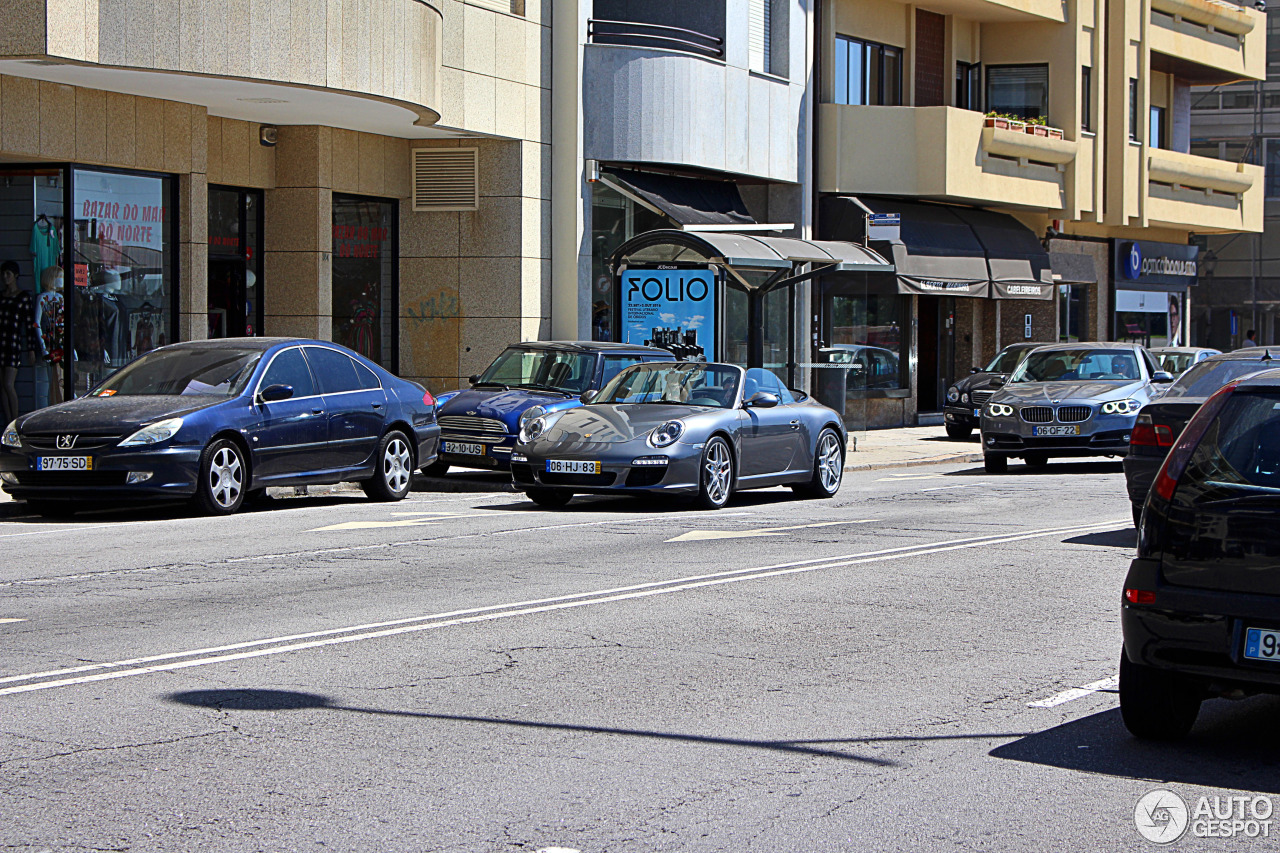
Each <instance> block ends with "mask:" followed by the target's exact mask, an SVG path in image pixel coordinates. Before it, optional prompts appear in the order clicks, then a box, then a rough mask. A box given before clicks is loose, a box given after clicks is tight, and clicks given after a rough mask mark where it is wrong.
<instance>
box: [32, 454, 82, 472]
mask: <svg viewBox="0 0 1280 853" xmlns="http://www.w3.org/2000/svg"><path fill="white" fill-rule="evenodd" d="M36 470H37V471H92V470H93V457H92V456H37V457H36Z"/></svg>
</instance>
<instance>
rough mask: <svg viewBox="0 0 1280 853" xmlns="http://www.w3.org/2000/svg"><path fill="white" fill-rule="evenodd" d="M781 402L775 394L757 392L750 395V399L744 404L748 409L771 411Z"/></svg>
mask: <svg viewBox="0 0 1280 853" xmlns="http://www.w3.org/2000/svg"><path fill="white" fill-rule="evenodd" d="M779 402H781V401H780V400H779V399H778V395H777V394H770V393H769V392H767V391H757V392H756V393H755V394H752V395H751V399H750V400H748V401H747V402H746V407H747V408H748V409H772V408H773V407H774V406H776V405H778V403H779Z"/></svg>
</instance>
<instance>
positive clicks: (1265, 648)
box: [1244, 628, 1280, 660]
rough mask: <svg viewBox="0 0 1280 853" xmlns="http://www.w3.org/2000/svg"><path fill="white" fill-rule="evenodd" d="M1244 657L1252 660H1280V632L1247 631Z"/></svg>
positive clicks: (1253, 629) (1257, 629)
mask: <svg viewBox="0 0 1280 853" xmlns="http://www.w3.org/2000/svg"><path fill="white" fill-rule="evenodd" d="M1244 656H1245V657H1247V658H1249V659H1250V660H1280V631H1271V630H1268V629H1266V628H1249V629H1246V631H1245V634H1244Z"/></svg>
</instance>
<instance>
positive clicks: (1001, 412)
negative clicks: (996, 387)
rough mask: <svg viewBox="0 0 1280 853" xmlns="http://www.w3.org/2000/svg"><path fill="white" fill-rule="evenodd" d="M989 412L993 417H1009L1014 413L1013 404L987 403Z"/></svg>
mask: <svg viewBox="0 0 1280 853" xmlns="http://www.w3.org/2000/svg"><path fill="white" fill-rule="evenodd" d="M987 414H988V415H991V417H993V418H1007V417H1009V416H1010V415H1012V414H1013V406H1006V405H1005V404H1004V403H987Z"/></svg>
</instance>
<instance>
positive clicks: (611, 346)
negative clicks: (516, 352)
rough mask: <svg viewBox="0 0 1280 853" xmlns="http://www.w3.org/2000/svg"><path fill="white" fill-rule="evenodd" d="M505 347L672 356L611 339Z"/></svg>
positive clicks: (661, 351)
mask: <svg viewBox="0 0 1280 853" xmlns="http://www.w3.org/2000/svg"><path fill="white" fill-rule="evenodd" d="M507 349H542V350H556V351H558V352H640V353H648V354H651V355H666V356H671V357H672V358H674V356H672V354H671V352H670V351H669V350H665V349H661V348H660V347H647V346H643V345H642V344H619V343H614V342H612V341H524V342H522V343H518V344H511V345H510V346H508V347H507Z"/></svg>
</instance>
